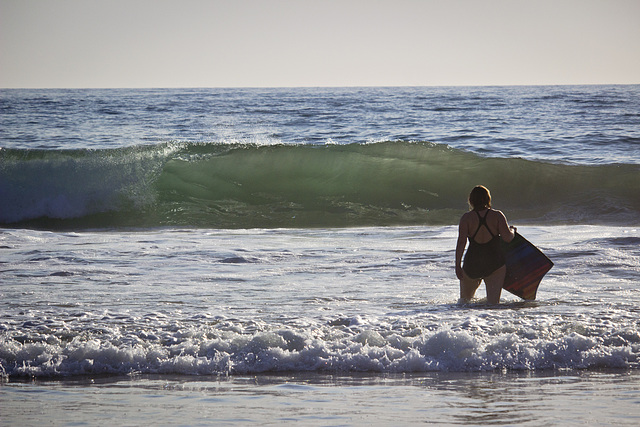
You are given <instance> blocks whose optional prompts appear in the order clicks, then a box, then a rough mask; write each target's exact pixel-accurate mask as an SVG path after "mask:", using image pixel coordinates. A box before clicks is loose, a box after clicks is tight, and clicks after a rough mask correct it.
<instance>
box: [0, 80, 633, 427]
mask: <svg viewBox="0 0 640 427" xmlns="http://www.w3.org/2000/svg"><path fill="white" fill-rule="evenodd" d="M477 184H483V185H486V186H487V187H488V188H489V189H490V190H491V193H492V196H493V207H495V208H497V209H500V210H502V211H503V212H504V213H505V215H506V216H507V218H508V221H509V223H510V224H511V225H515V226H516V227H518V232H519V233H520V234H522V235H523V236H524V237H526V238H527V239H528V240H530V241H531V242H532V243H534V244H535V245H536V246H537V247H539V248H540V249H541V250H542V251H543V252H544V253H545V254H546V255H547V256H548V257H549V258H550V259H551V260H552V261H553V262H554V264H555V265H554V267H553V268H552V269H551V271H550V272H549V273H547V275H546V276H545V278H544V279H543V280H542V282H541V285H540V288H539V289H538V293H537V299H536V300H535V301H522V300H520V299H519V298H518V297H516V296H514V295H511V294H509V293H507V292H503V294H502V299H501V303H500V304H499V305H496V306H489V305H487V304H485V302H484V301H483V299H484V297H485V289H484V285H482V286H481V287H480V289H479V290H478V293H477V295H476V297H477V299H476V300H474V301H472V302H471V303H467V304H461V303H459V302H458V297H459V287H458V286H459V285H458V281H457V279H456V277H455V271H454V255H455V244H456V237H457V223H458V220H459V218H460V216H461V215H462V214H463V213H464V212H465V211H466V210H467V209H468V207H467V202H466V198H467V196H468V194H469V191H470V190H471V188H473V186H475V185H477ZM639 227H640V85H611V86H531V87H515V86H514V87H389V88H379V87H363V88H273V89H269V88H266V89H264V88H246V89H103V90H100V89H86V90H54V89H42V90H35V89H33V90H31V89H30V90H26V89H25V90H18V89H11V90H9V89H3V90H0V424H3V425H41V424H43V423H45V424H54V425H103V424H107V423H108V424H112V425H140V424H147V423H149V422H150V421H153V423H154V424H158V425H238V424H240V425H246V424H261V425H262V424H264V425H274V424H282V423H292V424H293V423H295V424H302V425H363V424H374V425H409V424H417V423H435V424H446V425H487V424H492V425H513V424H518V425H532V426H534V425H535V426H539V425H552V424H559V423H562V424H566V425H583V424H601V425H602V424H609V425H611V424H615V425H637V424H638V423H640V369H639V368H640V316H639V313H640V290H639V289H638V285H639V284H640V229H639Z"/></svg>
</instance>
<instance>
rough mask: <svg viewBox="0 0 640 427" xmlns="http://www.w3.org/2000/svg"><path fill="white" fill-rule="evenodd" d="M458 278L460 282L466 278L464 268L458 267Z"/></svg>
mask: <svg viewBox="0 0 640 427" xmlns="http://www.w3.org/2000/svg"><path fill="white" fill-rule="evenodd" d="M456 276H457V277H458V280H462V279H463V278H464V273H463V272H462V267H461V266H459V265H456Z"/></svg>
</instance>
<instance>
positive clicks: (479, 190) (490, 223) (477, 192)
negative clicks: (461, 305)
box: [456, 185, 516, 304]
mask: <svg viewBox="0 0 640 427" xmlns="http://www.w3.org/2000/svg"><path fill="white" fill-rule="evenodd" d="M469 207H470V211H469V212H467V213H465V214H464V215H462V218H460V226H459V228H458V243H457V245H456V276H458V279H460V300H461V301H463V302H468V301H470V300H471V299H472V298H473V296H474V295H475V293H476V290H477V289H478V286H480V282H481V281H482V280H483V279H484V283H485V286H486V287H487V302H488V303H489V304H498V303H499V302H500V293H501V292H502V284H503V283H504V277H505V274H506V272H507V267H506V266H505V257H504V252H503V251H502V245H501V243H500V238H502V240H504V241H505V242H507V243H508V242H510V241H511V240H513V238H514V236H515V231H516V228H515V227H509V226H508V225H507V218H506V217H505V216H504V214H503V213H502V212H500V211H497V210H494V209H491V193H489V190H488V189H487V188H486V187H484V186H482V185H478V186H476V187H475V188H474V189H473V190H471V193H470V194H469ZM467 239H469V249H467V253H466V254H465V256H464V265H463V264H462V253H463V252H464V248H465V246H466V245H467Z"/></svg>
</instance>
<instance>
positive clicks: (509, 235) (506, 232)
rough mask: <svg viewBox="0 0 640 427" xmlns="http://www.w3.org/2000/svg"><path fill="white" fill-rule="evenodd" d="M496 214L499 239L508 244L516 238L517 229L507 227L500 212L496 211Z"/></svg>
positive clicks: (504, 218)
mask: <svg viewBox="0 0 640 427" xmlns="http://www.w3.org/2000/svg"><path fill="white" fill-rule="evenodd" d="M496 212H497V213H498V214H499V215H498V232H499V233H500V237H502V240H504V241H505V242H507V243H509V242H510V241H512V240H513V238H514V237H516V230H517V228H515V227H509V225H508V224H507V217H506V216H504V214H503V213H502V212H500V211H496Z"/></svg>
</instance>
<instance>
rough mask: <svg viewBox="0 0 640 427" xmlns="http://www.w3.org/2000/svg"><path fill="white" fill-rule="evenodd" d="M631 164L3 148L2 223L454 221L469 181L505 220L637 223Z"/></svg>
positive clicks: (386, 147) (237, 149) (445, 154)
mask: <svg viewBox="0 0 640 427" xmlns="http://www.w3.org/2000/svg"><path fill="white" fill-rule="evenodd" d="M639 169H640V168H639V167H638V166H637V165H602V166H584V165H566V164H557V163H543V162H534V161H527V160H522V159H513V158H511V159H504V158H486V157H481V156H478V155H475V154H472V153H469V152H465V151H460V150H455V149H451V148H449V147H448V146H445V145H437V144H431V143H426V142H425V143H409V142H382V143H374V144H349V145H275V146H256V145H226V144H181V143H166V144H161V145H155V146H138V147H129V148H122V149H114V150H75V151H62V150H60V151H54V150H47V151H37V150H2V151H0V197H1V198H2V200H3V203H2V206H1V207H0V223H2V224H5V225H10V224H14V225H15V224H21V225H26V226H36V227H45V228H48V227H51V228H58V227H61V228H76V227H159V226H185V227H211V228H269V227H342V226H366V225H399V224H403V225H445V224H455V223H457V221H458V219H459V216H460V215H461V214H462V213H463V212H464V211H465V210H466V209H467V205H466V198H467V196H468V193H469V191H470V190H471V188H472V187H473V186H475V185H477V184H483V185H486V186H487V187H489V189H490V190H491V192H492V196H493V205H494V207H495V208H497V209H501V210H503V211H504V212H505V213H506V214H507V216H508V218H509V220H510V221H511V222H514V221H526V222H533V223H565V224H566V223H612V224H625V225H636V224H638V222H640V215H639V214H640V197H638V195H640V170H639Z"/></svg>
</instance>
